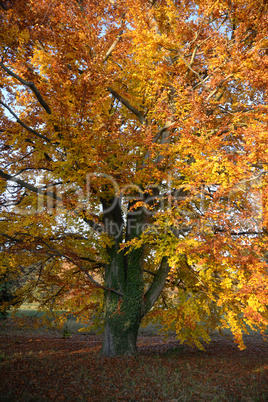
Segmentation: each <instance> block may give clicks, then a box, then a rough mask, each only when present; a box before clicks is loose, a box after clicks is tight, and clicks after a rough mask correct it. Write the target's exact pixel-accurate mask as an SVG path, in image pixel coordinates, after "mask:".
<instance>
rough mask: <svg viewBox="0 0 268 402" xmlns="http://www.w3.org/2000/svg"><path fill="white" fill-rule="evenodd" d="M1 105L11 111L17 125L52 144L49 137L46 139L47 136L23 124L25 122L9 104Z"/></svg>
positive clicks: (0, 103)
mask: <svg viewBox="0 0 268 402" xmlns="http://www.w3.org/2000/svg"><path fill="white" fill-rule="evenodd" d="M0 105H2V106H4V107H5V108H6V109H7V110H8V111H9V113H10V114H12V116H13V117H15V119H16V120H17V123H19V124H20V125H21V126H22V127H23V128H25V129H26V130H27V131H30V133H32V134H34V135H36V136H37V137H39V138H41V139H42V140H44V141H47V142H51V140H50V139H49V138H48V137H46V136H44V135H42V134H39V133H38V132H37V131H35V130H34V129H33V128H31V127H29V126H27V124H25V123H23V121H22V120H21V119H20V118H19V117H18V116H17V115H16V113H15V112H13V110H12V109H11V108H10V107H9V106H8V105H7V104H5V103H4V102H2V101H0Z"/></svg>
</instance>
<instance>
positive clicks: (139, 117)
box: [107, 87, 146, 124]
mask: <svg viewBox="0 0 268 402" xmlns="http://www.w3.org/2000/svg"><path fill="white" fill-rule="evenodd" d="M107 90H108V91H109V92H111V94H112V95H113V96H114V97H115V98H116V99H118V100H119V101H120V102H121V103H123V105H124V106H126V107H127V108H128V110H130V111H131V112H132V113H134V114H135V116H136V117H137V118H138V120H139V122H140V123H141V124H144V123H146V119H145V117H144V115H143V113H142V112H140V111H139V110H138V109H136V108H135V107H134V106H132V105H131V104H130V103H129V102H128V101H127V100H126V99H124V98H123V97H122V96H121V95H119V94H118V93H117V92H116V91H114V90H113V89H112V88H110V87H108V88H107Z"/></svg>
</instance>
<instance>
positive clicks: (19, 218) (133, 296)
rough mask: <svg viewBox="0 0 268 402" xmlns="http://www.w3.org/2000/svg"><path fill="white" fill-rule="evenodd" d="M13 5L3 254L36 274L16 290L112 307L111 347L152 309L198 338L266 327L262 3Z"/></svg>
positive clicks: (88, 312) (130, 347)
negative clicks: (224, 328)
mask: <svg viewBox="0 0 268 402" xmlns="http://www.w3.org/2000/svg"><path fill="white" fill-rule="evenodd" d="M1 9H2V12H1V36H0V46H1V62H0V67H1V69H0V74H1V78H0V79H1V90H2V94H1V100H0V106H1V127H0V130H1V143H0V146H1V165H2V167H1V169H0V177H1V179H2V181H1V194H2V196H1V197H2V198H1V206H2V210H1V230H0V236H1V245H2V251H1V258H2V259H6V258H12V266H13V267H14V269H18V270H20V269H22V267H25V266H26V267H27V266H29V265H31V266H34V267H35V269H34V270H33V275H32V276H31V280H28V281H27V283H26V284H25V286H23V288H21V289H20V292H21V294H23V295H24V297H25V298H27V299H28V300H35V301H38V302H39V303H40V305H41V306H42V308H44V307H45V306H48V307H49V306H50V305H51V302H52V301H53V305H54V307H55V308H63V309H65V310H66V309H68V310H69V311H72V313H74V314H77V315H80V316H82V317H84V318H85V319H90V317H92V314H93V313H96V312H97V314H96V315H95V316H96V317H100V316H101V314H102V312H103V311H104V317H105V322H104V327H105V329H104V343H103V350H102V353H103V354H104V355H107V356H111V355H117V354H125V353H135V351H136V338H137V332H138V328H139V325H140V323H141V320H142V319H144V317H146V316H147V317H149V318H150V319H154V320H157V321H158V322H160V323H161V324H162V325H163V328H164V329H167V330H169V329H170V328H171V329H174V330H175V331H176V333H177V335H178V337H179V338H180V339H182V340H183V341H187V342H191V343H196V344H197V345H199V346H201V343H200V339H201V338H203V339H205V340H209V331H210V330H212V329H216V328H219V327H222V326H229V327H231V329H232V331H233V333H234V335H235V338H236V341H237V342H239V343H240V344H241V345H242V330H246V326H245V324H249V325H250V326H251V327H252V328H256V329H261V330H262V331H263V330H264V329H265V328H266V327H267V319H268V316H267V302H266V300H267V287H266V283H267V262H266V261H265V259H264V254H265V251H266V248H267V247H266V241H267V231H266V222H267V202H266V198H265V197H266V196H265V188H266V187H267V176H266V173H267V172H266V166H267V149H266V148H267V128H268V127H267V113H266V111H267V80H268V76H267V71H268V70H267V62H268V58H267V45H268V36H267V33H268V32H267V31H268V28H267V27H268V24H267V5H266V2H265V1H263V0H257V1H256V0H254V1H253V0H251V1H246V2H245V1H243V2H241V1H240V0H234V1H232V2H230V1H227V0H220V1H218V2H214V1H202V0H200V1H191V0H186V1H179V0H178V1H177V0H173V1H171V0H165V1H161V0H156V1H144V0H142V1H135V2H132V1H128V0H123V1H120V2H116V1H112V0H110V1H98V2H94V1H87V0H84V1H82V0H81V1H74V0H73V1H67V0H66V1H65V0H64V1H57V0H52V1H51V0H50V1H49V2H48V1H46V0H44V1H42V2H32V1H26V2H25V1H16V2H13V1H2V2H1ZM64 261H65V265H64ZM66 262H67V263H68V264H67V265H66ZM22 270H23V269H22ZM37 290H38V291H37ZM160 295H161V297H160ZM50 307H51V306H50ZM50 307H49V308H50ZM92 312H93V313H92Z"/></svg>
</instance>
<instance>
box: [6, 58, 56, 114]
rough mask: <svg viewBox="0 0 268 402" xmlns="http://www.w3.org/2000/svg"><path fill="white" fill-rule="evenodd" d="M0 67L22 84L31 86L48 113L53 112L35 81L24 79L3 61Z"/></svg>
mask: <svg viewBox="0 0 268 402" xmlns="http://www.w3.org/2000/svg"><path fill="white" fill-rule="evenodd" d="M0 67H2V69H3V70H5V71H6V72H7V73H8V74H9V75H11V77H13V78H15V79H16V80H18V81H19V82H20V83H21V84H23V85H25V86H27V87H28V88H30V89H31V90H32V92H33V93H34V94H35V96H36V98H37V100H38V102H39V103H40V105H41V106H42V107H43V109H45V111H46V112H47V113H48V114H51V109H50V107H49V106H48V104H47V103H46V102H45V100H44V99H43V97H42V95H41V94H40V92H39V91H38V89H37V88H36V86H35V84H34V83H33V82H28V81H26V80H24V79H23V78H21V77H19V76H18V75H17V74H16V73H13V71H11V70H10V69H9V68H7V67H6V66H5V65H4V63H3V62H2V61H1V62H0Z"/></svg>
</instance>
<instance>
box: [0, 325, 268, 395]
mask: <svg viewBox="0 0 268 402" xmlns="http://www.w3.org/2000/svg"><path fill="white" fill-rule="evenodd" d="M65 335H66V334H65ZM101 342H102V337H101V336H100V335H83V334H75V335H72V336H70V337H66V336H65V338H64V337H63V335H62V333H60V332H58V331H46V330H44V329H38V330H33V329H31V328H29V327H27V328H25V327H21V326H19V325H18V324H17V323H16V322H14V320H13V319H10V318H9V319H7V320H2V321H0V401H16V402H19V401H27V402H28V401H35V402H38V401H42V402H44V401H96V402H100V401H105V402H106V401H132V402H134V401H148V402H151V401H170V402H176V401H268V342H265V341H264V340H263V339H262V337H261V336H260V335H259V334H251V335H247V336H245V344H246V346H247V348H246V349H245V350H242V351H241V350H239V349H238V347H237V346H236V345H235V344H234V343H233V341H232V340H230V339H228V338H225V337H220V336H219V335H215V336H213V338H212V341H211V343H210V344H209V345H207V346H206V347H205V351H201V350H198V349H196V348H192V347H189V346H185V345H182V344H180V342H179V341H178V340H176V339H175V338H170V339H168V340H167V341H165V340H164V339H163V338H162V337H160V336H140V337H139V339H138V350H139V354H138V355H137V356H135V357H115V358H104V357H101V356H100V348H101Z"/></svg>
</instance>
